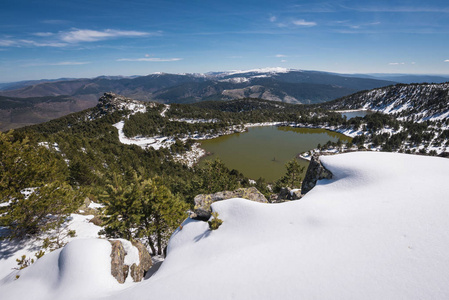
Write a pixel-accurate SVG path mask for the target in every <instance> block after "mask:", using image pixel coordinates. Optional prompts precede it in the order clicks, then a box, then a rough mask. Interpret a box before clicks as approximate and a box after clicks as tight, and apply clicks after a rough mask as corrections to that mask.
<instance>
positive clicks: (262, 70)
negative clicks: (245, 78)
mask: <svg viewBox="0 0 449 300" xmlns="http://www.w3.org/2000/svg"><path fill="white" fill-rule="evenodd" d="M290 71H297V70H293V69H287V68H282V67H274V68H260V69H252V70H245V71H243V70H234V71H229V72H225V74H227V75H235V74H246V73H288V72H290Z"/></svg>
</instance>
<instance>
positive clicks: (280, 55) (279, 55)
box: [275, 54, 287, 57]
mask: <svg viewBox="0 0 449 300" xmlns="http://www.w3.org/2000/svg"><path fill="white" fill-rule="evenodd" d="M275 56H276V57H287V55H284V54H276V55H275Z"/></svg>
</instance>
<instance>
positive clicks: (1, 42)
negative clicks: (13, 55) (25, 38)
mask: <svg viewBox="0 0 449 300" xmlns="http://www.w3.org/2000/svg"><path fill="white" fill-rule="evenodd" d="M15 44H16V42H15V41H13V40H0V47H12V46H14V45H15Z"/></svg>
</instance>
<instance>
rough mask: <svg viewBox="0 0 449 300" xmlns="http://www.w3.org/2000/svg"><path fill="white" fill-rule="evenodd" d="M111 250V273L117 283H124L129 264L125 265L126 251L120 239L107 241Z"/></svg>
mask: <svg viewBox="0 0 449 300" xmlns="http://www.w3.org/2000/svg"><path fill="white" fill-rule="evenodd" d="M109 242H110V243H111V245H112V250H111V274H112V276H114V278H115V279H117V281H118V282H119V283H124V282H125V280H126V277H128V273H129V266H128V265H125V255H126V251H125V248H124V247H123V245H122V242H120V241H109Z"/></svg>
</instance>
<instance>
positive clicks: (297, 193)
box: [277, 187, 301, 201]
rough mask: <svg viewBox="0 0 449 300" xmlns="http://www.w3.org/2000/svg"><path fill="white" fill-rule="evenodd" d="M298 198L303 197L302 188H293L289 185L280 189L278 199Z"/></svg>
mask: <svg viewBox="0 0 449 300" xmlns="http://www.w3.org/2000/svg"><path fill="white" fill-rule="evenodd" d="M298 199H301V190H300V189H291V188H288V187H283V188H281V190H280V191H279V194H278V198H277V201H282V200H298Z"/></svg>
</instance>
